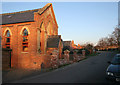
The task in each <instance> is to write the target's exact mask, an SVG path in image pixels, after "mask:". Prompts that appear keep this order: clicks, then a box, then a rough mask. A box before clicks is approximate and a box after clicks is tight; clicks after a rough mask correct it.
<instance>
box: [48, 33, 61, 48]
mask: <svg viewBox="0 0 120 85" xmlns="http://www.w3.org/2000/svg"><path fill="white" fill-rule="evenodd" d="M60 40H61V35H50V36H48V39H47V48H58V46H59V42H60Z"/></svg>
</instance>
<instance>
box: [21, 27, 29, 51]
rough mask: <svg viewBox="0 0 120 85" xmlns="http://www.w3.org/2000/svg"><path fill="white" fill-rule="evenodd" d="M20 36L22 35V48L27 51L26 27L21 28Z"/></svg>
mask: <svg viewBox="0 0 120 85" xmlns="http://www.w3.org/2000/svg"><path fill="white" fill-rule="evenodd" d="M22 37H23V41H22V49H23V51H25V52H27V51H28V31H27V29H24V30H23V33H22Z"/></svg>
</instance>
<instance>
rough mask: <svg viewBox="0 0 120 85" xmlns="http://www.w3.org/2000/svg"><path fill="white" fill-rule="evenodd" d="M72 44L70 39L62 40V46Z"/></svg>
mask: <svg viewBox="0 0 120 85" xmlns="http://www.w3.org/2000/svg"><path fill="white" fill-rule="evenodd" d="M71 44H72V42H71V41H63V45H64V46H70V45H71Z"/></svg>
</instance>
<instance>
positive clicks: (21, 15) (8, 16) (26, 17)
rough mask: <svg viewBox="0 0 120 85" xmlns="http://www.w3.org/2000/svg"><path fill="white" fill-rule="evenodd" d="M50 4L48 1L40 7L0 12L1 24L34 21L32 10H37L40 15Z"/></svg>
mask: <svg viewBox="0 0 120 85" xmlns="http://www.w3.org/2000/svg"><path fill="white" fill-rule="evenodd" d="M50 6H51V3H48V4H46V5H45V6H44V7H43V8H40V9H34V10H27V11H20V12H14V13H5V14H0V17H1V16H2V24H3V25H4V24H14V23H21V22H31V21H34V12H38V13H39V14H40V15H41V14H42V13H43V12H44V11H45V10H46V9H47V8H49V7H50Z"/></svg>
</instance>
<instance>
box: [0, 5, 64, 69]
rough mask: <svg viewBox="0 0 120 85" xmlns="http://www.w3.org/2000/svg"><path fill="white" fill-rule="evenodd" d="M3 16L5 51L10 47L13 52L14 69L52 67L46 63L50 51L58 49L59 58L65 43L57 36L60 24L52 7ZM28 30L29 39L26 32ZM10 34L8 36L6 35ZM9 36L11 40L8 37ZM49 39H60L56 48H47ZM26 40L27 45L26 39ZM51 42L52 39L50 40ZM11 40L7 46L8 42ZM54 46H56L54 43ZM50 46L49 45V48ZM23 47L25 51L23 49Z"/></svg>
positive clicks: (2, 27)
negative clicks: (42, 65)
mask: <svg viewBox="0 0 120 85" xmlns="http://www.w3.org/2000/svg"><path fill="white" fill-rule="evenodd" d="M1 15H2V24H1V25H0V29H2V30H0V31H2V34H1V36H2V40H1V41H2V47H3V48H6V47H7V46H9V47H10V49H12V51H11V67H12V68H27V69H40V68H41V64H44V65H45V67H47V65H48V64H49V63H48V62H47V61H48V60H47V59H48V57H49V55H48V54H47V53H49V54H51V49H57V50H58V52H59V57H60V56H61V52H62V48H63V45H62V40H61V36H60V35H58V24H57V21H56V18H55V14H54V11H53V7H52V4H51V3H48V4H46V5H45V6H44V7H43V8H40V9H34V10H27V11H21V12H14V13H5V14H1ZM26 30H27V36H24V35H25V34H23V33H24V31H26ZM7 32H9V33H8V34H7ZM9 34H10V36H9V37H8V36H7V35H9ZM48 36H52V37H51V38H54V36H55V37H56V36H58V37H59V38H57V39H58V42H55V43H57V44H56V45H57V46H56V47H52V48H50V46H49V48H47V45H48V44H49V43H48V42H47V40H48ZM24 38H25V40H27V42H25V43H24V41H23V39H24ZM49 38H50V37H49ZM7 39H8V42H9V43H8V44H7V43H6V40H7ZM53 44H54V43H53ZM49 45H50V44H49ZM23 47H24V48H23Z"/></svg>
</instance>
